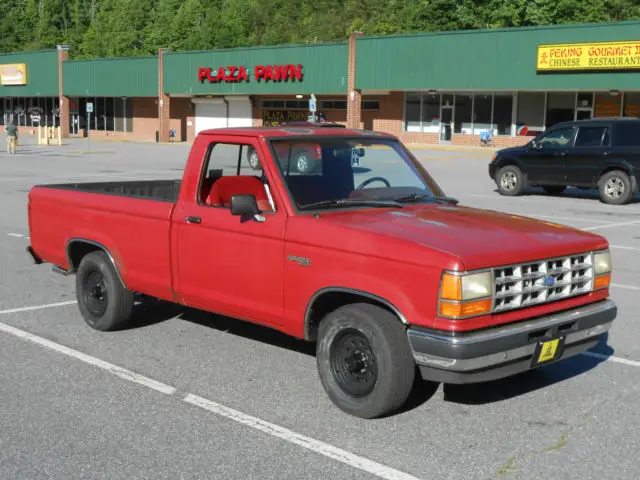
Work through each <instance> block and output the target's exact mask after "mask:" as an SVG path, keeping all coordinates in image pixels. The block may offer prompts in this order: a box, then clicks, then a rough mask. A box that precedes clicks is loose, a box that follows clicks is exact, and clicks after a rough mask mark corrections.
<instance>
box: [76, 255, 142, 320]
mask: <svg viewBox="0 0 640 480" xmlns="http://www.w3.org/2000/svg"><path fill="white" fill-rule="evenodd" d="M134 297H135V295H134V292H132V291H130V290H127V289H126V288H125V287H124V286H123V285H122V282H121V281H120V278H119V277H118V273H117V272H116V269H115V267H114V266H113V263H111V260H110V259H109V257H108V256H107V254H106V253H105V252H103V251H96V252H91V253H89V254H87V255H85V257H84V258H83V259H82V261H81V262H80V266H79V267H78V271H77V272H76V298H77V300H78V307H79V309H80V313H81V314H82V317H83V318H84V321H85V322H86V323H87V325H89V326H90V327H91V328H93V329H94V330H99V331H102V332H108V331H112V330H116V329H118V328H121V327H122V326H124V325H125V324H126V323H127V321H128V320H129V319H130V318H131V312H132V310H133V302H134Z"/></svg>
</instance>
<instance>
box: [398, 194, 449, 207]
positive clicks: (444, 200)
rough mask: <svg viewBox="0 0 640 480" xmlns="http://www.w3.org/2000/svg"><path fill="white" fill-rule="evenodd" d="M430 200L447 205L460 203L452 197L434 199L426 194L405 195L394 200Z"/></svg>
mask: <svg viewBox="0 0 640 480" xmlns="http://www.w3.org/2000/svg"><path fill="white" fill-rule="evenodd" d="M425 199H428V200H430V201H432V202H434V203H445V204H447V205H457V204H458V203H459V201H458V199H456V198H451V197H434V196H432V195H427V194H426V193H412V194H411V195H405V196H403V197H398V198H394V200H395V201H396V202H412V201H413V202H415V201H418V200H425Z"/></svg>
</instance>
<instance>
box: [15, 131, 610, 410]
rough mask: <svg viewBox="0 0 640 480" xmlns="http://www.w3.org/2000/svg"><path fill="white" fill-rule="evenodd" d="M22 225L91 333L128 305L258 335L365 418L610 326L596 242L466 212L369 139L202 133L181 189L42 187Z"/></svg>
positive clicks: (155, 184) (392, 148) (550, 354)
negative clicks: (152, 306) (280, 343)
mask: <svg viewBox="0 0 640 480" xmlns="http://www.w3.org/2000/svg"><path fill="white" fill-rule="evenodd" d="M302 146H304V147H305V148H308V147H309V146H311V147H312V148H313V149H314V150H315V151H318V152H320V155H321V161H320V162H319V163H320V165H318V168H316V169H314V171H313V172H312V173H301V172H299V171H298V169H297V168H295V157H294V155H293V154H294V153H295V152H297V151H299V149H300V148H301V147H302ZM251 149H252V150H253V151H255V152H257V154H258V155H259V160H260V165H261V166H263V170H260V171H256V170H253V169H252V168H251V165H249V164H248V162H247V152H248V151H249V150H251ZM28 214H29V236H30V245H29V247H28V248H27V250H28V253H29V255H30V256H31V258H32V259H33V260H34V261H35V262H36V263H47V264H50V265H52V268H53V269H54V270H55V271H56V272H58V273H62V274H64V275H71V274H73V275H75V290H76V296H77V300H78V308H79V310H80V313H81V315H82V317H83V318H84V320H85V321H86V323H87V324H88V325H89V326H90V327H91V328H94V329H96V330H100V331H113V330H116V329H120V328H126V326H127V323H128V322H129V320H130V318H131V313H132V310H133V308H134V297H135V296H136V295H141V296H142V298H144V297H145V296H146V297H152V298H157V299H162V300H165V301H168V302H174V303H176V304H181V305H185V306H189V307H191V308H196V309H200V310H204V311H208V312H215V313H217V314H220V315H225V316H227V317H232V318H235V319H238V320H239V321H245V322H253V323H256V324H260V325H264V326H267V327H270V328H273V329H276V330H279V331H281V332H284V333H285V334H288V335H291V336H294V337H297V338H300V339H305V340H307V341H309V342H314V343H315V346H316V353H317V355H316V356H317V369H318V373H319V379H320V381H321V383H322V385H323V387H324V389H325V391H326V393H327V395H328V397H329V398H330V399H331V401H332V402H334V403H335V405H336V406H337V407H338V408H340V409H342V410H343V411H345V412H348V413H349V414H351V415H355V416H358V417H362V418H375V417H380V416H384V415H389V414H391V413H393V412H396V411H397V410H398V409H399V408H401V407H402V406H403V405H404V404H405V401H406V400H407V397H408V396H409V394H410V391H411V389H412V387H413V385H414V379H415V378H416V376H417V375H419V376H421V377H422V379H424V380H425V381H432V382H444V383H457V384H461V383H471V382H485V381H489V380H493V379H498V378H503V377H507V376H510V375H514V374H516V373H519V372H524V371H527V370H531V369H535V368H537V367H540V366H543V365H549V364H552V363H555V362H561V361H563V360H564V359H566V358H568V357H571V356H573V355H576V354H578V353H580V352H583V351H585V350H588V349H590V348H592V347H594V346H595V345H596V344H597V343H598V342H599V341H600V340H601V338H602V337H603V335H605V333H606V332H607V331H608V330H609V329H610V327H611V325H612V322H613V320H614V318H615V317H616V314H617V309H616V305H615V304H614V302H613V301H612V300H611V299H610V298H609V284H610V280H611V269H612V265H611V256H610V254H609V245H608V243H607V240H605V239H604V238H603V237H601V236H598V235H595V234H593V233H589V232H584V231H581V230H577V229H574V228H569V227H566V226H562V225H557V224H554V223H549V222H544V221H539V220H534V219H530V218H525V217H522V216H517V215H509V214H506V213H499V212H495V211H490V210H481V209H477V208H471V207H468V206H463V205H460V204H459V203H458V202H457V201H456V200H455V199H453V198H450V197H447V196H446V195H445V194H444V192H443V190H442V189H441V188H440V187H439V186H438V184H437V183H436V181H435V180H434V179H433V178H432V177H431V176H430V175H429V173H428V172H427V171H426V170H425V168H424V167H423V165H421V164H420V162H419V161H417V160H416V158H415V157H414V156H413V155H412V154H411V152H410V151H409V150H407V148H405V147H404V146H403V145H402V143H401V142H400V141H398V139H397V138H395V137H394V136H391V135H387V134H381V133H377V132H372V131H365V130H351V129H338V128H336V129H333V128H310V127H293V126H284V127H279V128H230V129H217V130H208V131H203V132H200V133H199V134H198V136H197V137H196V139H195V141H194V143H193V146H192V148H191V151H190V153H189V157H188V160H187V163H186V166H185V169H184V173H183V176H182V179H178V180H156V181H135V180H131V181H124V182H100V183H66V184H55V185H38V186H34V187H33V188H32V189H31V191H30V193H29V200H28Z"/></svg>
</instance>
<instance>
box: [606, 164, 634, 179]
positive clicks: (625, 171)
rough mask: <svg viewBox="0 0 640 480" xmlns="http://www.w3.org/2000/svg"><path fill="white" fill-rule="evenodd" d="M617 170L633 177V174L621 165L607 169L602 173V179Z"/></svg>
mask: <svg viewBox="0 0 640 480" xmlns="http://www.w3.org/2000/svg"><path fill="white" fill-rule="evenodd" d="M615 170H620V171H621V172H624V173H626V174H627V175H631V173H630V172H629V171H628V170H627V169H626V168H624V167H621V166H620V165H611V166H609V167H607V168H605V169H604V170H603V171H602V172H601V173H600V177H602V176H603V175H606V174H607V173H609V172H613V171H615Z"/></svg>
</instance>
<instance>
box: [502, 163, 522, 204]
mask: <svg viewBox="0 0 640 480" xmlns="http://www.w3.org/2000/svg"><path fill="white" fill-rule="evenodd" d="M496 184H497V185H498V191H499V192H500V194H501V195H506V196H509V197H515V196H516V195H520V194H521V193H522V191H523V190H524V188H525V186H526V185H525V178H524V174H523V173H522V170H520V169H519V168H518V167H516V166H515V165H507V166H506V167H502V168H501V169H500V170H499V171H498V174H497V175H496Z"/></svg>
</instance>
